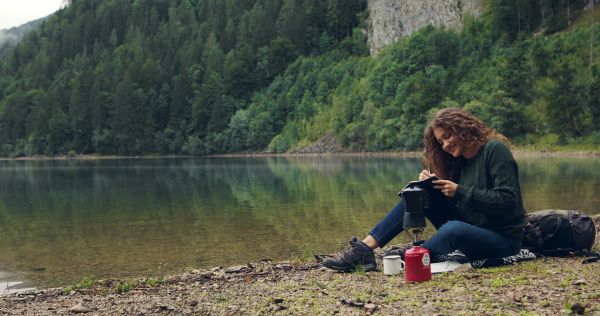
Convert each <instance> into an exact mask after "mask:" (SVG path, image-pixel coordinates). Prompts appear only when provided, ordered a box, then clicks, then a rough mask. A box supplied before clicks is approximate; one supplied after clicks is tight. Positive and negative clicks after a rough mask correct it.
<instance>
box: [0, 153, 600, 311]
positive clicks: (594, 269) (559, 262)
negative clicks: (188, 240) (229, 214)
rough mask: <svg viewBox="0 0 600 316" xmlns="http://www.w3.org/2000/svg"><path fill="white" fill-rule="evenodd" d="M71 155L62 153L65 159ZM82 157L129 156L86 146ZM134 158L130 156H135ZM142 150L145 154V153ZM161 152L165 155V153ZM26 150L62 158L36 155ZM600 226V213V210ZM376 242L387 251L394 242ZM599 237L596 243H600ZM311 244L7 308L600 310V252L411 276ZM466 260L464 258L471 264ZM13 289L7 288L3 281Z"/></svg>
mask: <svg viewBox="0 0 600 316" xmlns="http://www.w3.org/2000/svg"><path fill="white" fill-rule="evenodd" d="M514 154H515V156H532V157H533V156H542V157H595V156H598V155H599V153H598V152H595V151H559V150H535V151H534V150H532V149H519V148H516V149H515V150H514ZM267 155H272V156H300V155H306V156H318V155H401V156H420V155H421V152H385V153H370V152H325V153H317V152H303V153H286V154H272V153H264V152H262V153H238V154H235V155H224V156H267ZM62 158H67V157H59V158H58V159H62ZM78 158H84V159H107V158H127V157H116V156H109V157H105V156H95V155H88V156H83V157H78ZM131 158H132V157H131ZM137 158H140V157H137ZM157 158H158V157H157ZM19 159H57V158H43V157H29V158H19ZM596 217H597V218H596V219H595V220H596V226H597V228H600V227H598V224H599V223H600V216H596ZM389 249H390V247H386V248H385V249H378V250H377V251H376V254H377V258H378V267H379V268H380V269H381V268H382V264H381V259H380V255H381V254H382V253H384V252H385V251H387V250H389ZM599 250H600V247H599V246H598V241H597V243H596V246H595V249H594V251H599ZM316 258H317V257H316V256H315V254H313V253H310V252H307V253H304V254H299V255H298V257H293V258H290V259H289V260H288V261H284V262H273V261H272V260H270V259H263V260H262V261H261V262H259V263H247V264H242V265H238V266H231V267H213V268H210V269H193V268H186V269H184V270H181V271H168V270H167V269H160V270H156V271H155V272H156V273H155V274H156V275H154V276H153V277H144V278H135V279H133V278H129V279H126V278H121V279H107V280H97V279H96V278H95V277H94V276H87V277H84V276H82V277H83V279H82V281H80V282H79V283H76V284H73V285H70V286H69V285H65V287H63V288H53V289H34V290H27V291H22V292H16V293H10V294H4V295H0V311H1V312H0V314H1V315H36V316H38V315H71V314H74V313H83V314H85V315H273V314H276V315H405V314H419V315H457V314H461V315H558V314H598V313H600V291H598V288H600V272H598V271H600V269H598V266H599V265H600V263H599V262H593V263H585V264H584V263H583V260H584V258H582V257H576V258H555V257H542V258H540V259H535V260H532V261H524V262H518V263H514V264H511V265H506V266H501V267H496V268H486V269H478V270H474V269H472V268H470V269H469V268H468V267H467V269H464V270H463V271H460V272H459V271H455V272H451V273H442V274H434V275H433V278H432V280H431V281H428V282H423V283H415V284H413V283H408V282H406V281H405V279H404V275H403V274H400V275H397V276H387V275H384V274H383V272H382V271H374V272H364V271H361V270H360V269H358V270H357V271H354V272H351V273H339V272H335V271H332V270H329V269H326V268H324V267H322V266H321V265H320V264H319V262H318V260H317V259H316ZM463 268H464V267H463ZM2 290H5V289H2Z"/></svg>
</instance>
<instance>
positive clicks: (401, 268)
mask: <svg viewBox="0 0 600 316" xmlns="http://www.w3.org/2000/svg"><path fill="white" fill-rule="evenodd" d="M398 261H400V271H404V261H403V260H402V259H399V260H398Z"/></svg>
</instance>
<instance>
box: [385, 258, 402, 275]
mask: <svg viewBox="0 0 600 316" xmlns="http://www.w3.org/2000/svg"><path fill="white" fill-rule="evenodd" d="M400 271H404V261H402V259H400V256H385V257H383V274H386V275H394V274H400Z"/></svg>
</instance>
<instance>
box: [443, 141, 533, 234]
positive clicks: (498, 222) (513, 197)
mask: <svg viewBox="0 0 600 316" xmlns="http://www.w3.org/2000/svg"><path fill="white" fill-rule="evenodd" d="M457 184H458V187H457V188H456V193H455V194H454V198H455V199H456V201H458V209H459V212H460V216H461V217H462V220H463V221H465V222H466V223H469V224H471V225H474V226H477V227H481V228H485V229H489V230H491V231H495V232H497V233H500V234H502V235H504V236H507V237H509V238H513V239H522V238H523V227H525V224H526V220H525V217H524V215H525V208H524V207H523V197H522V196H521V187H520V185H519V171H518V167H517V163H516V161H515V159H514V158H513V155H512V153H511V152H510V149H509V148H508V147H507V146H506V145H505V144H504V143H502V142H501V141H499V140H496V139H493V140H490V141H488V142H487V143H486V144H485V145H483V146H482V147H481V148H480V149H479V151H478V152H477V154H476V155H475V156H474V157H473V158H471V159H465V162H464V164H463V166H462V168H461V171H460V175H459V178H458V180H457Z"/></svg>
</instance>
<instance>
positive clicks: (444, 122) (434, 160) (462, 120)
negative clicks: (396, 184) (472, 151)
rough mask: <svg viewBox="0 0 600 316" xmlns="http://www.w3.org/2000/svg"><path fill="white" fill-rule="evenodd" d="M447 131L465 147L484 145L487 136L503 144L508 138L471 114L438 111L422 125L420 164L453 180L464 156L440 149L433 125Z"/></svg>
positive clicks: (459, 110)
mask: <svg viewBox="0 0 600 316" xmlns="http://www.w3.org/2000/svg"><path fill="white" fill-rule="evenodd" d="M436 127H437V128H441V129H443V130H445V131H451V132H452V133H453V134H454V135H456V136H457V137H458V138H459V139H460V140H462V141H463V142H465V143H466V144H467V146H476V145H479V146H481V145H484V144H485V143H487V142H488V141H489V140H491V139H497V140H499V141H501V142H503V143H505V144H506V145H507V146H511V144H510V141H509V140H508V138H506V137H505V136H504V135H502V134H500V133H498V132H497V131H496V130H494V129H492V128H489V127H488V126H487V125H485V123H483V122H482V121H480V120H479V119H478V118H476V117H475V116H473V115H472V114H471V113H469V112H467V111H465V110H463V109H460V108H455V107H452V108H445V109H441V110H439V111H438V112H437V113H436V114H435V117H434V118H433V119H432V120H431V122H430V123H429V125H428V126H427V128H425V133H424V135H423V136H424V139H425V150H424V151H423V156H424V158H423V167H424V168H431V171H432V172H433V173H435V174H436V176H437V177H438V178H440V179H446V180H450V181H456V178H457V176H458V173H459V172H460V166H461V165H462V162H463V160H464V159H465V158H464V157H462V156H460V157H458V158H455V157H453V156H452V155H451V154H449V153H447V152H445V151H444V150H443V149H442V145H440V143H439V142H438V140H437V138H436V137H435V135H434V133H433V129H434V128H436Z"/></svg>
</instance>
